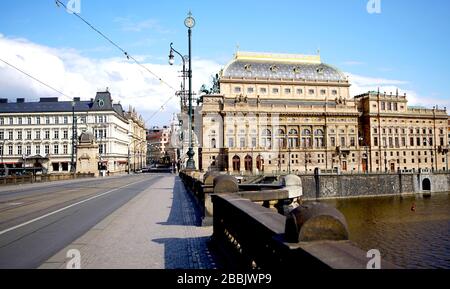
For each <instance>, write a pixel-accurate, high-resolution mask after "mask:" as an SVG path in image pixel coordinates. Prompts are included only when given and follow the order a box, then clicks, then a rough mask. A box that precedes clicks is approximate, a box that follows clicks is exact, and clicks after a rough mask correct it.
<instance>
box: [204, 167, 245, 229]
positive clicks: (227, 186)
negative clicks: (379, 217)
mask: <svg viewBox="0 0 450 289" xmlns="http://www.w3.org/2000/svg"><path fill="white" fill-rule="evenodd" d="M210 177H211V176H207V179H209V180H210ZM212 183H213V186H214V188H213V191H212V193H213V194H227V193H238V192H239V184H238V181H237V179H236V178H235V177H233V176H229V175H219V176H216V177H214V181H213V182H212ZM213 214H214V212H213V203H212V198H211V194H210V193H208V194H205V216H204V219H203V222H202V225H203V226H211V225H212V223H213Z"/></svg>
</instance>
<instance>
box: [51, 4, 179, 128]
mask: <svg viewBox="0 0 450 289" xmlns="http://www.w3.org/2000/svg"><path fill="white" fill-rule="evenodd" d="M55 3H56V5H57V6H58V7H61V6H62V7H64V8H65V9H66V10H67V11H70V12H71V13H72V14H73V15H75V16H76V17H77V18H78V19H80V20H81V21H83V22H84V23H85V24H86V25H87V26H89V27H90V28H91V29H92V30H94V31H95V32H96V33H98V34H99V35H100V36H101V37H103V38H104V39H105V40H106V41H108V42H109V43H111V44H112V45H113V46H114V47H116V48H117V49H118V50H120V51H121V52H122V53H123V54H124V55H125V57H126V58H127V59H128V60H130V59H131V60H133V61H134V62H135V63H136V64H137V65H139V66H140V67H141V68H143V69H144V70H146V71H147V72H148V73H150V74H151V75H153V77H155V78H156V79H158V80H159V81H160V82H161V83H162V84H165V85H166V86H167V87H169V88H170V89H172V90H173V91H174V92H175V91H176V89H175V88H174V87H173V86H172V85H170V84H169V83H168V82H166V81H164V80H163V79H162V78H161V77H159V76H158V75H157V74H156V73H154V72H153V71H151V70H150V69H149V68H148V67H146V66H145V65H143V64H142V63H140V62H139V61H138V60H137V59H136V58H134V57H133V56H132V55H130V54H129V53H128V52H127V51H126V50H125V49H123V48H122V47H121V46H120V45H118V44H117V43H116V42H114V41H113V40H111V38H109V37H108V36H106V35H105V34H104V33H103V32H101V31H100V30H99V29H97V28H96V27H95V26H94V25H92V24H91V23H90V22H89V21H87V20H86V19H84V18H83V17H82V16H81V15H80V14H78V13H76V12H75V11H73V10H72V9H70V8H68V7H67V5H66V4H64V3H63V2H61V1H60V0H55ZM175 96H176V95H175V94H174V95H172V96H171V97H170V98H169V99H168V100H167V101H166V102H165V103H164V104H163V105H162V106H161V107H160V109H158V110H157V111H156V112H155V113H154V114H153V115H152V116H151V117H150V118H149V119H147V120H146V121H145V123H147V122H149V121H151V120H152V119H153V118H154V117H155V116H156V115H158V113H160V112H161V111H163V110H164V107H165V106H166V105H167V104H168V103H169V102H170V101H171V100H172V99H173V98H174V97H175Z"/></svg>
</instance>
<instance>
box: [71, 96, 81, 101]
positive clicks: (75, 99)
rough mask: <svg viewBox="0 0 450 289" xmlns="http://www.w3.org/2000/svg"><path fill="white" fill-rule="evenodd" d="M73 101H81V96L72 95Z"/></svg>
mask: <svg viewBox="0 0 450 289" xmlns="http://www.w3.org/2000/svg"><path fill="white" fill-rule="evenodd" d="M73 101H75V102H80V101H81V98H79V97H74V98H73Z"/></svg>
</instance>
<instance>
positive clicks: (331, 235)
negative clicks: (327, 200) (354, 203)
mask: <svg viewBox="0 0 450 289" xmlns="http://www.w3.org/2000/svg"><path fill="white" fill-rule="evenodd" d="M285 238H286V240H287V242H289V243H297V242H311V241H324V240H330V241H339V240H348V226H347V221H346V220H345V217H344V215H342V213H341V212H339V211H338V210H337V209H335V208H334V207H331V206H329V205H326V204H322V203H310V204H305V205H301V206H299V207H298V208H296V209H294V210H292V211H291V212H290V213H289V215H288V216H287V218H286V227H285Z"/></svg>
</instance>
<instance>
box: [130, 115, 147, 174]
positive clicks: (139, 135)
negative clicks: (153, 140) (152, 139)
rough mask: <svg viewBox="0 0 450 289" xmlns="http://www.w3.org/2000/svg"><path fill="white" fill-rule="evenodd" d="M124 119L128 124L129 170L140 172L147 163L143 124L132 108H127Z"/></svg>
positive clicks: (145, 137)
mask: <svg viewBox="0 0 450 289" xmlns="http://www.w3.org/2000/svg"><path fill="white" fill-rule="evenodd" d="M126 117H127V119H128V122H129V128H128V131H129V160H130V170H133V171H136V170H141V169H143V168H144V167H145V166H146V162H147V135H146V132H147V130H146V129H145V122H144V120H143V118H142V116H140V115H139V114H138V113H137V112H136V109H135V108H133V107H131V106H130V107H129V109H128V112H127V113H126Z"/></svg>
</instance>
